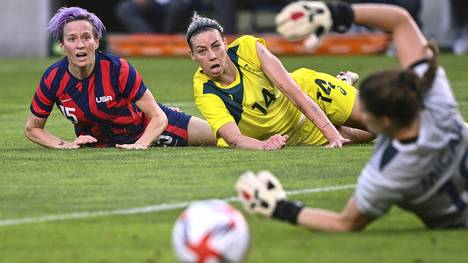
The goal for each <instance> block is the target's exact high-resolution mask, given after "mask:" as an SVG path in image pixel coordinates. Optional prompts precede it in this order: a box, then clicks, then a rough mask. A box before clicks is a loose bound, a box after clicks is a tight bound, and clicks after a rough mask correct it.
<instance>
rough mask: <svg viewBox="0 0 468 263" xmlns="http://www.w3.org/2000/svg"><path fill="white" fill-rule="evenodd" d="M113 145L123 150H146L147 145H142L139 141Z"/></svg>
mask: <svg viewBox="0 0 468 263" xmlns="http://www.w3.org/2000/svg"><path fill="white" fill-rule="evenodd" d="M115 147H116V148H119V149H124V150H146V149H148V145H144V144H141V143H133V144H116V145H115Z"/></svg>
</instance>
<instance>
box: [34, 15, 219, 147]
mask: <svg viewBox="0 0 468 263" xmlns="http://www.w3.org/2000/svg"><path fill="white" fill-rule="evenodd" d="M48 30H49V32H50V33H51V35H52V37H53V38H54V40H55V41H57V42H58V43H59V46H60V48H61V49H62V50H63V52H64V53H65V55H66V57H64V58H63V59H61V60H59V61H57V62H56V63H54V64H53V65H51V66H50V67H49V68H48V69H47V70H46V71H45V73H44V74H43V76H42V78H41V80H40V82H39V84H38V86H37V88H36V93H35V95H34V97H33V100H32V103H31V107H30V109H31V112H30V114H29V117H28V119H27V122H26V126H25V135H26V137H27V138H28V139H30V140H31V141H33V142H35V143H37V144H40V145H42V146H45V147H49V148H62V149H63V148H65V149H76V148H80V147H81V146H83V145H87V146H92V147H114V146H115V147H117V148H122V149H147V148H148V147H149V146H152V145H155V146H186V145H214V144H215V142H216V140H215V137H214V136H213V134H212V132H211V128H210V127H209V125H208V124H207V123H206V121H204V120H202V119H199V118H197V117H194V116H190V115H187V114H184V113H181V112H178V111H176V110H173V109H171V108H169V107H166V106H164V105H162V104H159V103H157V102H156V100H155V99H154V97H153V95H152V94H151V92H150V91H149V90H148V89H147V87H146V86H145V84H144V82H143V80H142V77H141V75H140V74H139V73H138V72H137V70H136V69H135V68H134V67H133V66H132V65H130V63H128V61H126V60H125V59H123V58H119V57H117V56H114V55H111V54H108V53H105V52H100V51H97V48H98V47H99V42H100V40H101V39H102V37H103V34H104V32H105V26H104V24H103V23H102V22H101V20H100V19H99V18H98V17H97V16H96V15H94V14H93V13H90V12H88V11H87V10H85V9H82V8H79V7H63V8H60V9H59V10H58V12H57V13H56V14H55V16H54V17H52V19H51V20H50V21H49V24H48ZM54 103H55V104H56V105H57V107H58V108H59V109H60V111H61V112H62V114H63V115H64V116H65V117H66V118H67V119H69V120H70V121H71V122H72V123H73V125H74V127H75V133H76V136H77V138H76V139H75V140H73V141H66V140H63V139H60V138H58V137H56V136H55V135H53V134H51V133H49V132H48V131H47V130H46V129H45V124H46V122H47V118H48V116H49V114H50V112H51V110H52V108H53V104H54Z"/></svg>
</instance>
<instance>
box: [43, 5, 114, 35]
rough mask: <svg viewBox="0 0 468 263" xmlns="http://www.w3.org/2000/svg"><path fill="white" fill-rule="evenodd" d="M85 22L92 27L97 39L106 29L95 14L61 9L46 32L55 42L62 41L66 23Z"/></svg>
mask: <svg viewBox="0 0 468 263" xmlns="http://www.w3.org/2000/svg"><path fill="white" fill-rule="evenodd" d="M77 20H86V21H89V22H90V23H91V25H92V26H93V31H94V36H95V37H96V38H98V39H101V38H102V35H103V34H104V32H105V31H106V27H105V26H104V24H103V23H102V21H101V19H99V18H98V17H97V16H96V15H95V14H93V13H91V12H89V11H88V10H86V9H83V8H80V7H61V8H60V9H59V10H58V11H57V13H56V14H55V15H54V17H52V19H50V21H49V24H48V25H47V30H48V31H49V32H50V33H51V34H52V38H53V39H54V40H55V41H59V42H62V41H63V28H64V27H65V25H66V24H67V23H68V22H71V21H77Z"/></svg>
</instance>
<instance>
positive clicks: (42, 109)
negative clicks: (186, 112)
mask: <svg viewBox="0 0 468 263" xmlns="http://www.w3.org/2000/svg"><path fill="white" fill-rule="evenodd" d="M146 90H147V88H146V86H145V84H144V82H143V80H142V78H141V75H140V74H139V73H138V72H137V71H136V69H135V68H134V67H133V66H132V65H130V64H129V63H128V62H127V61H126V60H125V59H122V58H119V57H116V56H113V55H110V54H107V53H102V52H96V62H95V66H94V70H93V72H92V74H91V75H90V76H89V77H88V78H86V79H83V80H79V79H76V78H75V77H73V75H72V74H71V73H70V72H69V71H68V59H67V58H63V59H62V60H60V61H58V62H56V63H55V64H53V65H52V66H50V67H49V68H48V69H47V70H46V71H45V73H44V74H43V76H42V78H41V81H40V83H39V85H38V86H37V88H36V93H35V95H34V98H33V100H32V103H31V107H30V109H31V112H32V114H34V115H35V116H37V117H40V118H47V117H48V116H49V114H50V112H51V111H52V108H53V104H54V103H55V104H56V105H57V107H58V108H59V109H60V111H61V112H62V114H63V115H64V116H65V117H66V118H67V119H69V120H70V121H71V122H72V123H73V124H74V126H75V133H76V135H77V136H79V135H91V136H93V137H95V138H96V139H97V140H98V142H97V143H96V144H94V145H92V146H95V147H105V146H114V145H115V144H129V143H134V142H135V141H136V140H137V139H138V138H139V137H140V136H141V134H142V133H143V131H144V128H145V124H146V122H145V118H144V116H143V113H142V112H141V111H140V110H139V109H138V108H137V106H136V105H135V102H136V101H138V100H139V99H140V98H141V97H142V96H143V94H144V93H145V91H146ZM166 114H167V113H166Z"/></svg>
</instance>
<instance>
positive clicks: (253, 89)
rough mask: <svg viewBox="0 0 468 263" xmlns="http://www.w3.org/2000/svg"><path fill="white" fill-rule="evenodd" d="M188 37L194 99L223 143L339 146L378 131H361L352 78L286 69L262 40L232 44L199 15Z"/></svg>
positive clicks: (248, 39) (364, 139) (273, 146)
mask: <svg viewBox="0 0 468 263" xmlns="http://www.w3.org/2000/svg"><path fill="white" fill-rule="evenodd" d="M187 42H188V44H189V46H190V55H191V57H192V59H193V60H194V61H196V62H197V63H198V64H199V65H200V68H199V69H198V70H197V71H196V73H195V75H194V77H193V85H194V96H195V102H196V105H197V107H198V109H199V110H200V112H201V113H202V114H203V115H204V117H205V118H206V119H207V121H208V123H209V124H210V126H211V128H212V129H213V131H214V133H215V134H216V135H217V138H218V139H219V140H218V145H220V146H230V147H232V148H244V149H265V150H271V149H280V148H282V147H283V146H285V145H286V144H287V145H327V146H328V147H341V146H342V145H343V144H345V143H360V142H368V141H370V140H372V139H373V138H374V136H373V135H372V134H370V133H368V132H366V131H364V130H363V129H365V125H364V122H363V119H362V114H361V111H360V110H359V109H360V106H359V103H358V101H357V100H356V95H357V90H356V89H355V88H354V87H353V86H351V85H350V84H348V83H347V82H345V81H342V80H339V79H337V78H335V77H333V76H331V75H328V74H325V73H320V72H316V71H313V70H310V69H305V68H302V69H299V70H296V71H295V72H293V73H292V74H288V72H287V71H286V69H285V68H284V67H283V65H282V64H281V62H280V61H279V60H278V58H277V57H276V56H274V55H273V54H272V53H271V52H270V51H268V49H267V48H266V46H265V41H264V40H263V39H261V38H255V37H253V36H242V37H240V38H238V39H237V40H235V41H234V42H233V43H231V44H230V45H229V46H228V45H227V43H226V41H225V38H224V36H223V28H222V27H221V26H220V25H219V24H218V23H217V22H216V21H214V20H212V19H209V18H205V17H201V16H198V15H197V14H195V15H194V16H193V18H192V23H191V24H190V25H189V27H188V29H187ZM335 125H336V126H337V127H338V128H336V127H335ZM350 127H353V128H356V129H353V128H350Z"/></svg>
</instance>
